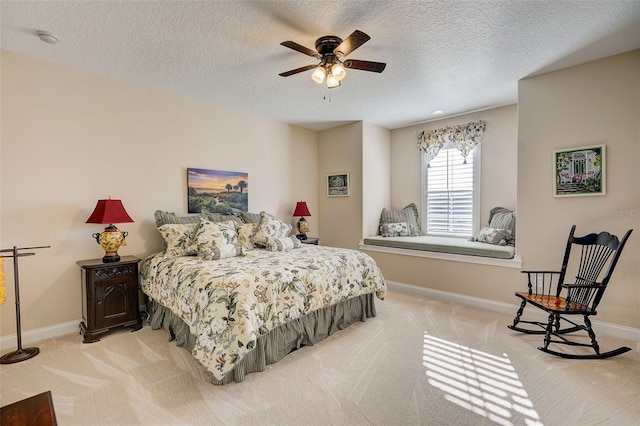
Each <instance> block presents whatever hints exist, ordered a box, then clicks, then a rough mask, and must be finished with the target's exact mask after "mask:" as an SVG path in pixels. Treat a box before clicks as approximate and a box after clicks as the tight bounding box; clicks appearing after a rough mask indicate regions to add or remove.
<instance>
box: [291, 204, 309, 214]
mask: <svg viewBox="0 0 640 426" xmlns="http://www.w3.org/2000/svg"><path fill="white" fill-rule="evenodd" d="M293 215H294V216H301V217H304V216H311V213H309V208H308V207H307V203H306V202H304V201H298V202H297V203H296V210H295V211H294V212H293Z"/></svg>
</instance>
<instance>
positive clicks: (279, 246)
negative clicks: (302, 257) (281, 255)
mask: <svg viewBox="0 0 640 426" xmlns="http://www.w3.org/2000/svg"><path fill="white" fill-rule="evenodd" d="M299 247H302V243H301V242H300V240H299V239H297V238H296V237H283V238H267V244H266V246H265V248H266V249H267V250H269V251H289V250H293V249H295V248H299Z"/></svg>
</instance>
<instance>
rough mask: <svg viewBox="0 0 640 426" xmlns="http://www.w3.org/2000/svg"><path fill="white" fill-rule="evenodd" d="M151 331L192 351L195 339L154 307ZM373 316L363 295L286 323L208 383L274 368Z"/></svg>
mask: <svg viewBox="0 0 640 426" xmlns="http://www.w3.org/2000/svg"><path fill="white" fill-rule="evenodd" d="M151 310H152V312H153V313H152V315H151V328H153V329H154V330H157V329H159V328H164V329H165V330H167V331H168V332H169V335H170V339H169V340H170V341H171V340H175V342H176V345H178V346H183V347H184V348H186V349H187V350H189V352H191V350H192V349H193V347H194V346H195V342H196V336H194V335H193V334H191V332H190V331H189V327H188V326H187V324H185V323H184V322H183V321H182V320H181V319H180V318H179V317H178V316H177V315H176V314H174V313H173V312H171V311H170V310H169V309H167V308H165V307H164V306H162V305H160V304H158V303H152V306H151ZM375 316H376V307H375V302H374V295H373V294H364V295H362V296H357V297H354V298H352V299H348V300H345V301H343V302H340V303H338V304H337V305H333V306H329V307H327V308H324V309H320V310H317V311H314V312H310V313H309V314H307V315H305V316H303V317H300V318H297V319H295V320H293V321H290V322H288V323H286V324H283V325H281V326H280V327H277V328H275V329H273V330H271V331H270V332H268V333H267V334H264V335H262V336H259V337H258V341H257V343H256V347H255V348H254V349H253V350H252V351H251V352H248V353H247V354H246V355H245V356H244V358H243V359H242V360H241V361H240V362H238V363H237V364H236V366H235V368H234V369H233V370H232V371H230V372H228V373H227V374H226V375H225V376H224V377H223V379H222V380H217V379H216V378H215V377H213V378H212V380H211V382H212V383H213V384H216V385H223V384H227V383H231V382H241V381H243V380H244V376H245V374H249V373H252V372H255V371H264V369H265V368H266V366H267V365H269V364H274V363H276V362H278V361H280V360H281V359H282V358H284V357H285V356H286V355H287V354H288V353H290V352H291V351H293V350H296V349H299V348H300V347H302V346H309V345H313V344H314V343H318V342H320V341H322V340H324V339H326V338H327V337H329V336H330V335H332V334H333V333H335V332H336V331H338V330H343V329H345V328H347V327H348V326H350V325H351V324H353V323H354V322H356V321H362V322H364V321H366V319H367V318H372V317H375Z"/></svg>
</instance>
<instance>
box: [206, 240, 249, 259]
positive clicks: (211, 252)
mask: <svg viewBox="0 0 640 426" xmlns="http://www.w3.org/2000/svg"><path fill="white" fill-rule="evenodd" d="M243 254H244V247H243V246H242V244H240V243H231V244H220V245H214V246H202V247H201V248H200V250H199V251H198V257H199V258H200V259H202V260H220V259H226V258H228V257H236V256H242V255H243Z"/></svg>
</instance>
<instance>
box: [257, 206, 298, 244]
mask: <svg viewBox="0 0 640 426" xmlns="http://www.w3.org/2000/svg"><path fill="white" fill-rule="evenodd" d="M292 229H293V226H291V225H289V224H288V223H284V222H282V221H281V220H279V219H277V218H275V217H273V216H271V215H270V214H268V213H265V212H261V213H260V222H259V223H258V225H257V227H256V233H255V234H254V235H253V243H254V244H255V245H257V246H259V247H265V246H266V245H267V239H269V238H284V237H286V236H288V235H289V234H290V233H291V230H292Z"/></svg>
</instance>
